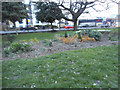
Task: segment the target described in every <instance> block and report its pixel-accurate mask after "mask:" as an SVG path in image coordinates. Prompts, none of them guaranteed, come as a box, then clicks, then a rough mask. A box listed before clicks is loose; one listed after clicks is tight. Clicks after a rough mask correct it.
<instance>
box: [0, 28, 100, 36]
mask: <svg viewBox="0 0 120 90" xmlns="http://www.w3.org/2000/svg"><path fill="white" fill-rule="evenodd" d="M78 29H81V30H84V29H100V27H84V28H83V27H82V28H78ZM55 30H57V31H65V30H67V31H69V30H73V28H70V29H65V28H60V29H55ZM49 31H52V29H39V30H22V31H21V30H18V33H19V34H20V33H34V32H49ZM15 33H16V31H0V34H1V35H2V34H15Z"/></svg>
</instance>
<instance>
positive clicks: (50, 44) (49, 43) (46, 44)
mask: <svg viewBox="0 0 120 90" xmlns="http://www.w3.org/2000/svg"><path fill="white" fill-rule="evenodd" d="M45 46H49V47H52V46H53V44H52V41H48V42H47V43H45Z"/></svg>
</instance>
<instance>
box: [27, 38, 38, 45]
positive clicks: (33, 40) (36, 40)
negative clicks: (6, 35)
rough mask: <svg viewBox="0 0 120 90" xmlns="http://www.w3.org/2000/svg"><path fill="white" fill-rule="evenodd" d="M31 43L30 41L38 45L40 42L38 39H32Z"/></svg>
mask: <svg viewBox="0 0 120 90" xmlns="http://www.w3.org/2000/svg"><path fill="white" fill-rule="evenodd" d="M29 41H30V42H31V41H32V42H36V43H37V44H39V40H38V39H36V38H34V39H30V40H29Z"/></svg>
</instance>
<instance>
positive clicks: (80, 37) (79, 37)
mask: <svg viewBox="0 0 120 90" xmlns="http://www.w3.org/2000/svg"><path fill="white" fill-rule="evenodd" d="M78 39H80V40H81V41H82V36H81V33H80V32H79V33H78Z"/></svg>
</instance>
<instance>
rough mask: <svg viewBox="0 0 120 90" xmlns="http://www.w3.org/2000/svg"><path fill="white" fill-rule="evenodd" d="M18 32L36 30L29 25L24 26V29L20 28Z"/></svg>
mask: <svg viewBox="0 0 120 90" xmlns="http://www.w3.org/2000/svg"><path fill="white" fill-rule="evenodd" d="M19 29H20V30H37V27H33V26H31V25H29V26H25V27H20V28H19Z"/></svg>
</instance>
